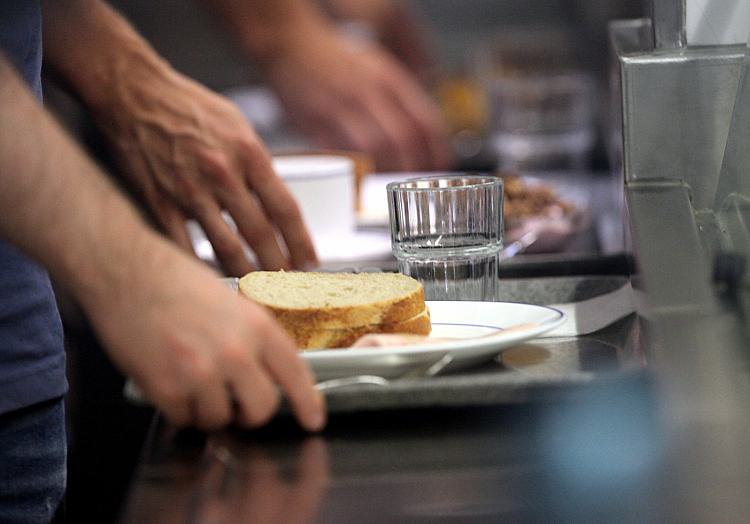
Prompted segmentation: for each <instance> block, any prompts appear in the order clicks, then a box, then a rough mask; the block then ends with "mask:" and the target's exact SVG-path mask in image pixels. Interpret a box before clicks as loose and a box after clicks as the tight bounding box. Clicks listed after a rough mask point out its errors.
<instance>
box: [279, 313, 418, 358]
mask: <svg viewBox="0 0 750 524" xmlns="http://www.w3.org/2000/svg"><path fill="white" fill-rule="evenodd" d="M430 331H432V323H431V322H430V312H429V310H428V309H427V308H425V309H424V310H423V311H422V312H421V313H419V314H418V315H415V316H413V317H411V318H409V319H406V320H402V321H401V322H393V323H389V324H375V325H370V326H358V327H353V328H346V329H319V330H307V329H297V330H295V331H294V332H291V335H292V337H293V338H294V340H295V341H296V342H297V345H298V347H299V348H300V349H302V350H309V349H325V348H345V347H349V346H351V345H352V344H354V343H355V342H356V341H357V340H359V339H360V338H361V337H363V336H364V335H367V334H370V333H388V334H393V333H406V334H410V335H429V334H430Z"/></svg>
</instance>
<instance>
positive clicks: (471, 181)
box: [387, 175, 503, 300]
mask: <svg viewBox="0 0 750 524" xmlns="http://www.w3.org/2000/svg"><path fill="white" fill-rule="evenodd" d="M387 193H388V212H389V215H390V224H391V246H392V249H393V254H394V255H395V256H396V258H397V259H398V264H399V270H400V271H401V272H402V273H404V274H406V275H409V276H412V277H414V278H416V279H417V280H419V281H420V282H422V285H423V286H424V289H425V297H426V298H427V300H495V296H496V288H497V278H498V277H497V265H498V253H499V252H500V250H501V249H502V247H503V181H502V179H501V178H498V177H493V176H483V175H452V176H444V175H438V176H429V177H422V178H414V179H410V180H405V181H402V182H392V183H390V184H388V186H387Z"/></svg>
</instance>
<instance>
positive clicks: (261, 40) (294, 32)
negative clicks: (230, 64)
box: [203, 0, 332, 66]
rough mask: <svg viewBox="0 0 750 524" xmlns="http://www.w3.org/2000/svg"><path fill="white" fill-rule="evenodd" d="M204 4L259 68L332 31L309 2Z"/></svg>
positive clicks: (215, 0) (219, 0) (209, 0)
mask: <svg viewBox="0 0 750 524" xmlns="http://www.w3.org/2000/svg"><path fill="white" fill-rule="evenodd" d="M203 1H204V3H205V4H207V5H208V6H210V7H211V8H212V10H213V11H215V12H216V14H218V15H219V17H220V18H222V19H223V21H224V22H225V24H226V26H227V27H228V28H229V30H230V32H231V34H232V36H233V37H234V39H235V40H236V41H237V43H238V44H239V46H240V48H241V50H242V51H243V52H244V53H245V55H246V56H248V58H249V59H251V60H252V61H253V62H254V63H256V64H258V65H260V66H263V65H265V64H267V63H269V62H273V61H274V60H276V59H277V58H278V57H279V56H281V55H284V54H286V53H288V52H289V48H290V47H295V46H299V45H305V44H306V43H307V44H309V43H310V42H311V41H312V40H314V39H316V38H317V37H319V35H320V33H321V31H323V32H325V31H327V30H329V29H332V26H331V22H330V21H329V20H328V19H327V17H326V16H325V15H324V14H323V12H322V10H321V9H320V7H319V6H318V5H317V4H316V3H315V2H313V1H311V0H203Z"/></svg>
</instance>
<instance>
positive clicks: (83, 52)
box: [42, 0, 175, 113]
mask: <svg viewBox="0 0 750 524" xmlns="http://www.w3.org/2000/svg"><path fill="white" fill-rule="evenodd" d="M42 11H43V17H44V25H43V27H44V56H45V64H47V65H48V66H49V67H50V68H51V69H52V71H54V73H55V74H57V75H58V77H60V79H61V80H62V81H63V82H65V83H66V84H68V85H69V86H70V88H71V90H72V91H73V92H74V93H75V95H76V96H78V97H79V98H80V99H81V100H82V101H83V102H84V104H86V105H87V106H88V107H89V108H90V109H92V110H93V111H94V112H95V113H101V112H103V111H108V110H111V109H112V108H113V107H117V105H118V101H120V100H121V99H122V98H123V97H127V96H128V93H126V92H124V91H126V90H127V89H128V88H129V86H132V85H138V84H143V83H154V82H159V81H162V80H172V77H174V76H175V72H174V70H173V69H172V68H171V66H170V65H169V64H168V63H167V62H166V61H165V60H163V59H162V58H161V57H160V56H159V55H158V54H157V53H156V52H155V51H154V50H153V49H152V48H151V46H150V45H149V44H148V43H147V42H146V41H145V40H144V39H143V38H142V37H141V36H140V35H138V33H137V32H136V31H135V30H134V29H133V27H132V26H131V25H130V24H129V23H128V22H127V21H126V20H125V19H124V18H123V17H122V16H120V15H119V14H118V13H117V12H116V11H114V10H113V9H112V8H110V7H109V6H108V5H106V4H105V3H104V2H102V1H101V0H43V10H42Z"/></svg>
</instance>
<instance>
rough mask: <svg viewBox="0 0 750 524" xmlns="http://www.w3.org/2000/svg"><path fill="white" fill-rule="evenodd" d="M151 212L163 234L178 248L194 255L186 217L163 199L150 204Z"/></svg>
mask: <svg viewBox="0 0 750 524" xmlns="http://www.w3.org/2000/svg"><path fill="white" fill-rule="evenodd" d="M150 206H151V212H152V213H153V215H154V218H155V219H156V221H157V222H158V223H159V225H160V226H161V228H162V230H163V231H164V233H165V234H166V235H167V236H169V237H170V238H171V239H172V240H173V241H174V242H175V243H176V244H177V245H178V246H180V247H181V248H182V249H184V250H185V251H187V252H189V253H194V250H193V243H192V242H191V240H190V235H189V234H188V231H187V226H186V217H185V215H184V214H183V213H182V211H180V209H179V208H178V207H177V206H176V205H174V204H172V203H171V202H170V201H168V200H166V199H164V198H158V201H155V202H152V203H150Z"/></svg>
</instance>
